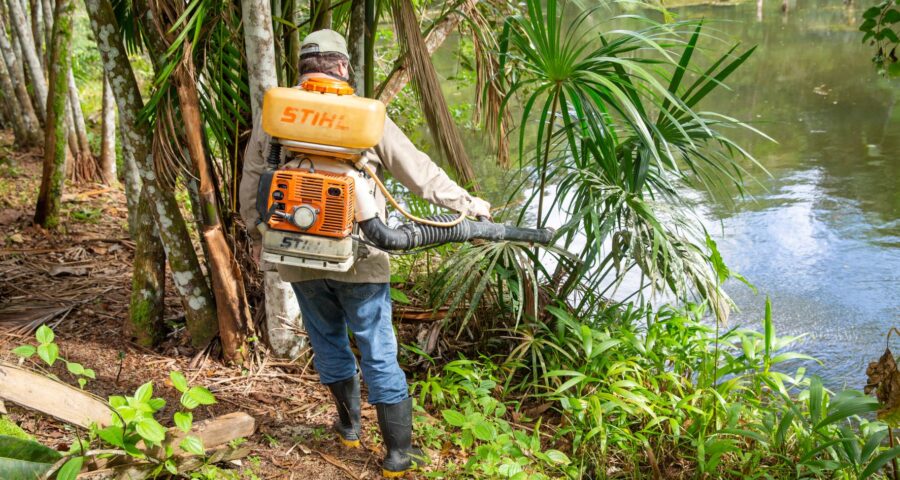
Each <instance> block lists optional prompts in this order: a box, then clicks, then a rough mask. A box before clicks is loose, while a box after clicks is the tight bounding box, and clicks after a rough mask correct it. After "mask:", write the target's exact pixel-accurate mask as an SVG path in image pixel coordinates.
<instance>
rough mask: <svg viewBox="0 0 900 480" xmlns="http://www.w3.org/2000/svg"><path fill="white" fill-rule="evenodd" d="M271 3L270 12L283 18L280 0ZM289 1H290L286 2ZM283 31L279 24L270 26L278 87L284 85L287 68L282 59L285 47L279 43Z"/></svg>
mask: <svg viewBox="0 0 900 480" xmlns="http://www.w3.org/2000/svg"><path fill="white" fill-rule="evenodd" d="M271 1H272V10H273V11H275V12H277V13H278V16H280V17H282V18H284V10H283V9H282V5H281V0H271ZM288 1H290V0H288ZM283 30H284V25H283V24H282V23H280V22H277V23H273V25H272V39H273V41H272V46H273V47H275V58H276V59H278V64H277V65H278V66H277V67H276V68H275V78H276V79H277V81H278V84H279V85H284V84H285V83H284V82H285V78H286V73H287V70H288V69H287V68H285V67H286V65H285V64H284V63H285V60H286V59H285V57H284V49H285V48H286V47H285V45H283V44H282V42H281V38H280V35H281V32H282V31H283Z"/></svg>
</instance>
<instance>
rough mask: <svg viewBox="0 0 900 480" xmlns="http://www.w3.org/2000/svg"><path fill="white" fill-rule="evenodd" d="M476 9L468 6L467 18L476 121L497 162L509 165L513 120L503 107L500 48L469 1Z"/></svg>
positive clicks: (505, 166) (479, 13)
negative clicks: (494, 150)
mask: <svg viewBox="0 0 900 480" xmlns="http://www.w3.org/2000/svg"><path fill="white" fill-rule="evenodd" d="M469 2H470V3H472V4H473V8H470V9H468V11H469V14H468V17H467V18H468V20H469V23H470V28H471V30H472V36H471V38H472V44H473V47H474V50H475V75H476V92H478V94H477V97H476V100H475V120H476V121H478V122H483V124H484V126H485V132H486V133H487V135H488V137H489V138H490V139H491V141H492V142H493V143H494V146H495V147H496V148H497V164H498V165H500V166H501V167H504V168H507V167H509V142H508V139H507V126H508V125H509V124H510V122H511V121H512V116H511V114H510V113H509V110H507V109H503V108H502V104H503V99H504V98H505V97H506V92H505V90H504V89H503V85H502V83H501V82H500V78H499V75H498V74H499V71H500V61H499V57H498V56H497V55H496V53H495V52H497V51H499V47H498V45H497V39H496V38H494V35H493V33H492V32H493V31H494V28H492V27H491V25H490V24H489V22H488V19H487V18H485V16H484V15H483V14H482V13H481V11H480V10H479V9H478V8H474V0H469Z"/></svg>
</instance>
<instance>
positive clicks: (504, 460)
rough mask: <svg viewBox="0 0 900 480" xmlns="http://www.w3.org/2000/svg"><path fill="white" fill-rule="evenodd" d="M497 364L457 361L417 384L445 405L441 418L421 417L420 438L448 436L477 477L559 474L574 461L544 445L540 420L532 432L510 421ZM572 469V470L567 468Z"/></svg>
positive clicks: (423, 397) (435, 441)
mask: <svg viewBox="0 0 900 480" xmlns="http://www.w3.org/2000/svg"><path fill="white" fill-rule="evenodd" d="M497 369H498V367H497V366H496V365H494V364H493V363H492V362H490V361H489V360H487V359H484V361H483V362H474V361H471V360H456V361H453V362H450V363H448V364H447V365H445V366H444V368H443V372H444V375H443V376H441V377H430V378H429V380H426V381H423V382H417V383H416V384H414V386H413V388H414V390H417V391H419V398H420V401H430V402H432V404H433V405H436V406H448V407H449V406H452V407H453V408H444V409H442V410H441V418H442V419H443V422H442V423H440V424H433V423H429V422H419V423H418V424H417V428H418V431H419V436H420V438H422V439H424V441H425V442H426V444H431V445H435V446H439V445H441V444H442V443H443V442H446V441H448V440H449V441H450V442H452V444H454V445H456V446H457V447H458V448H460V449H461V450H462V451H463V452H466V455H467V456H468V461H467V462H466V463H465V464H464V465H461V466H460V469H461V471H462V472H464V473H465V474H467V475H471V476H473V477H475V478H513V479H527V478H536V479H541V478H545V479H546V478H556V477H558V476H559V475H560V474H566V473H567V469H568V468H569V465H570V463H571V460H570V459H569V457H568V456H567V455H566V454H564V453H563V452H561V451H559V450H557V449H553V448H546V447H545V445H544V442H543V440H544V439H543V437H542V433H543V432H542V429H541V426H540V422H538V423H537V424H536V425H535V427H534V428H533V429H532V431H531V432H525V431H523V430H521V429H517V428H515V427H514V426H513V425H511V424H510V423H509V422H508V421H507V420H506V419H505V417H506V416H507V414H508V413H509V411H508V409H507V406H506V404H504V403H503V402H502V401H500V400H499V399H498V398H497V397H496V391H497V389H498V384H497V382H496V378H495V374H496V372H497V371H498V370H497ZM568 473H572V472H568Z"/></svg>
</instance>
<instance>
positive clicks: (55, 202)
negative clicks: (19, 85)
mask: <svg viewBox="0 0 900 480" xmlns="http://www.w3.org/2000/svg"><path fill="white" fill-rule="evenodd" d="M74 11H75V8H74V5H73V4H72V0H57V2H56V12H55V17H56V21H55V22H54V23H53V41H52V45H51V53H50V91H49V93H48V97H47V98H48V101H47V129H46V133H45V138H44V171H43V176H42V177H41V190H40V193H39V194H38V202H37V208H36V209H35V213H34V221H35V223H37V224H39V225H41V226H43V227H44V228H54V227H56V226H57V225H58V224H59V202H60V198H61V197H62V189H63V182H64V181H65V175H66V148H67V143H66V138H67V136H68V129H67V125H66V119H67V118H68V115H67V113H68V112H67V109H66V107H67V100H68V98H69V95H68V93H69V80H68V77H67V74H68V72H69V65H70V64H71V61H70V57H71V56H70V52H69V48H70V46H71V43H72V14H73V12H74Z"/></svg>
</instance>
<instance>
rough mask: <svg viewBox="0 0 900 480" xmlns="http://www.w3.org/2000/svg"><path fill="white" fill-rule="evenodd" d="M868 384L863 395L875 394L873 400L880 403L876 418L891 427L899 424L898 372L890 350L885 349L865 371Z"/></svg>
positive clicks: (899, 390)
mask: <svg viewBox="0 0 900 480" xmlns="http://www.w3.org/2000/svg"><path fill="white" fill-rule="evenodd" d="M866 376H868V377H869V378H868V382H867V383H866V386H865V389H864V391H865V393H867V394H871V393H872V392H873V391H874V392H875V398H877V399H878V401H879V402H881V408H880V409H879V410H878V418H879V419H880V420H883V421H886V422H888V423H889V424H891V425H896V424H897V423H900V422H898V421H900V371H897V361H896V360H895V359H894V354H893V353H891V349H890V348H888V349H885V351H884V354H882V355H881V358H879V359H878V361H877V362H872V363H870V364H869V367H868V368H867V369H866Z"/></svg>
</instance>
